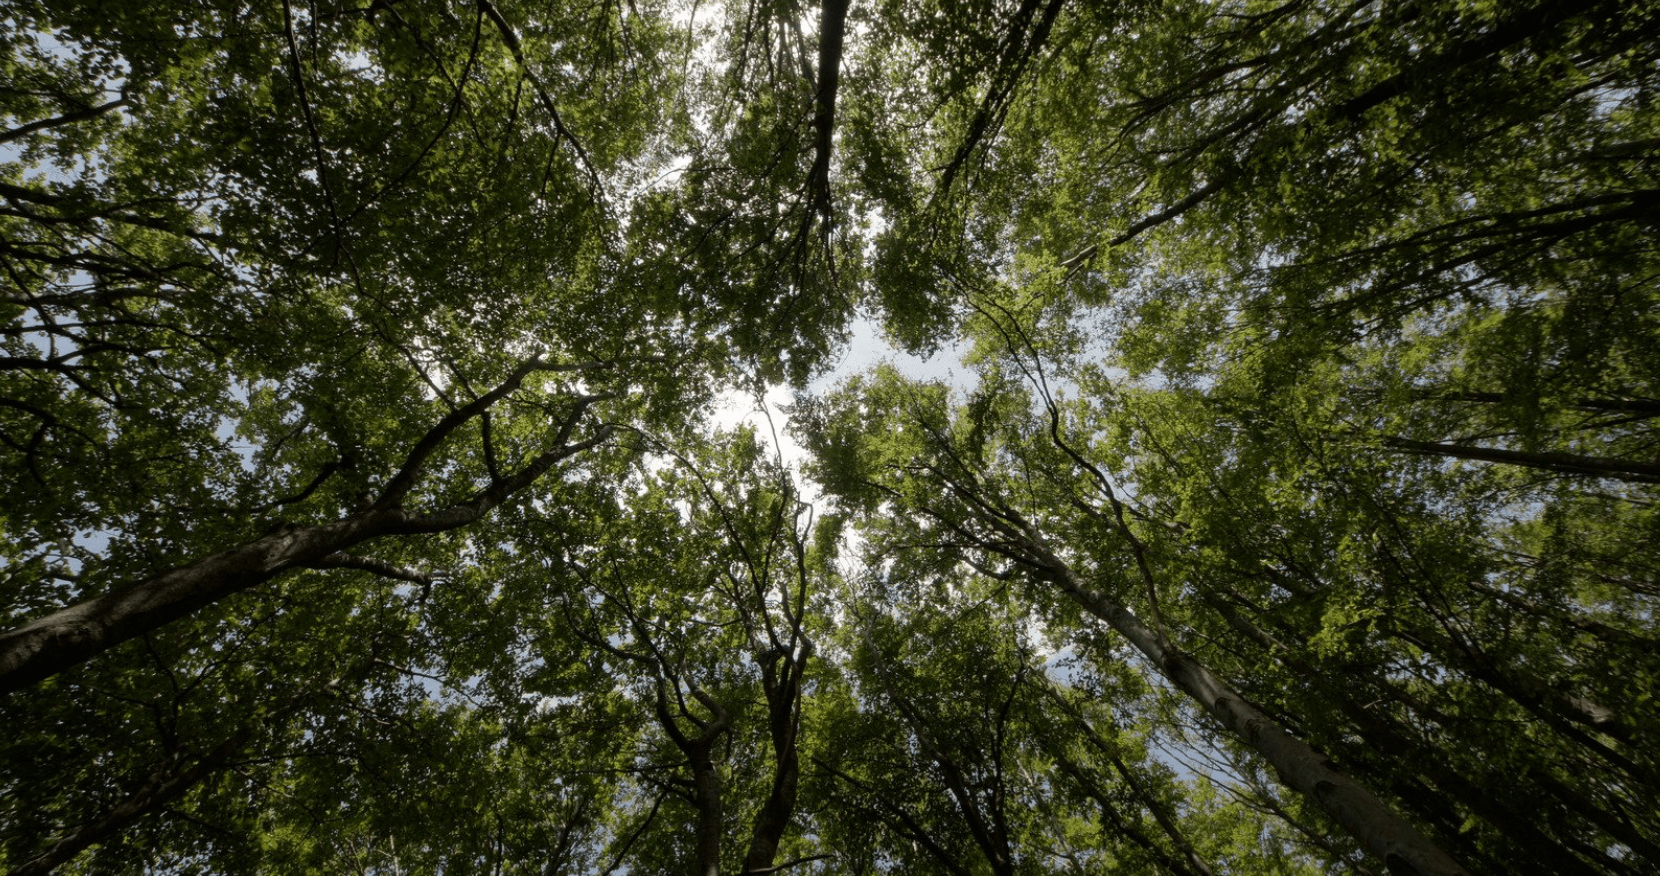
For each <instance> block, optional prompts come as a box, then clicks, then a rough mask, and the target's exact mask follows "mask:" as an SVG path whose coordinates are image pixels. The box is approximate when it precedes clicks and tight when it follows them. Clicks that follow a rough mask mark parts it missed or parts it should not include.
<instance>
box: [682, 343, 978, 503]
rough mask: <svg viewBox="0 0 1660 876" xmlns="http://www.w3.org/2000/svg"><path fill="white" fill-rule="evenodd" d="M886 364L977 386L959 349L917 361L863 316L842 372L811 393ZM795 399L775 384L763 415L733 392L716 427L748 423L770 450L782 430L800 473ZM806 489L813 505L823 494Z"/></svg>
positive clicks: (720, 408)
mask: <svg viewBox="0 0 1660 876" xmlns="http://www.w3.org/2000/svg"><path fill="white" fill-rule="evenodd" d="M883 362H886V363H888V364H890V365H892V366H893V367H895V368H897V369H899V371H900V373H902V374H904V375H905V376H906V377H910V378H914V379H918V380H941V381H944V382H946V383H948V384H950V385H952V386H955V387H957V388H959V389H966V388H967V387H968V386H969V385H970V383H971V382H972V381H973V374H972V372H970V371H969V369H968V368H967V367H965V366H964V365H963V364H962V357H961V351H960V350H959V349H957V348H955V347H947V348H945V349H942V350H940V351H939V352H937V353H935V354H934V355H933V356H931V357H928V358H923V357H921V356H913V355H911V354H909V353H906V352H904V351H902V350H900V349H898V348H897V347H895V346H894V345H893V344H892V343H890V342H889V341H888V339H887V338H886V337H885V336H884V334H883V332H882V327H881V325H880V324H879V323H878V322H877V321H876V320H875V319H874V318H872V317H870V316H860V317H859V318H858V319H857V320H856V321H855V322H854V324H853V331H852V338H851V340H850V341H849V342H848V345H847V348H846V349H845V350H844V351H843V352H842V355H841V358H840V360H839V361H838V362H837V363H836V367H835V368H833V369H832V370H831V371H830V372H829V373H827V374H825V375H824V376H822V377H820V378H818V379H817V380H815V381H813V383H812V384H811V385H809V386H808V391H809V392H813V393H821V392H825V391H828V390H830V389H832V388H834V387H835V386H836V385H837V384H839V383H841V382H842V381H843V380H846V379H847V378H849V377H852V376H853V375H855V374H861V373H864V372H866V371H869V370H870V369H871V368H874V367H875V366H877V365H879V364H881V363H883ZM793 398H794V394H793V393H792V391H791V390H790V388H789V387H788V386H785V385H783V384H773V385H770V386H768V387H767V394H766V399H765V404H766V408H765V412H763V409H762V406H761V404H760V403H759V402H758V401H757V400H756V399H755V398H754V397H753V396H751V395H750V394H749V393H747V392H744V391H742V390H738V389H730V390H727V391H726V392H724V393H722V394H721V396H720V398H719V399H718V400H717V402H716V405H715V412H714V414H713V416H711V417H710V423H711V424H712V425H714V426H717V427H719V428H721V429H727V430H730V429H733V428H736V427H737V426H738V425H739V424H742V423H747V424H749V425H750V426H751V427H752V428H754V429H755V432H756V434H757V435H758V436H760V438H761V439H762V440H763V441H765V442H766V443H767V445H768V446H773V438H772V436H773V434H774V430H775V429H776V431H777V436H778V446H777V447H776V448H775V449H778V450H780V451H781V455H782V456H783V459H784V463H785V464H786V465H788V466H789V467H790V468H791V469H793V470H794V471H795V472H796V473H797V474H799V473H800V471H801V468H800V463H801V461H802V460H803V459H804V458H805V457H806V455H807V453H806V451H805V450H803V449H802V447H801V445H800V444H799V443H797V442H796V440H795V439H794V437H793V436H791V435H790V434H789V425H790V415H789V413H788V411H787V410H785V409H786V408H787V407H788V405H789V404H790V402H791V401H793ZM769 414H770V416H771V421H772V422H771V425H770V426H769V425H768V422H767V420H768V415H769ZM801 487H802V492H803V497H804V498H806V499H807V501H809V502H813V501H816V500H817V498H818V491H817V489H816V488H815V487H814V485H813V484H811V483H808V482H803V483H802V484H801Z"/></svg>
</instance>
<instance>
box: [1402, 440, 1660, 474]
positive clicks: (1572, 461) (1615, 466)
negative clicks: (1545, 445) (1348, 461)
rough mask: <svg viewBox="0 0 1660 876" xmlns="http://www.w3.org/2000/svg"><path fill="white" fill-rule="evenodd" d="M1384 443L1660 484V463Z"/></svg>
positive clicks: (1410, 449)
mask: <svg viewBox="0 0 1660 876" xmlns="http://www.w3.org/2000/svg"><path fill="white" fill-rule="evenodd" d="M1383 443H1384V444H1385V445H1386V446H1388V447H1392V448H1395V449H1396V450H1399V451H1401V452H1403V453H1416V454H1421V455H1426V456H1446V457H1450V458H1452V459H1473V460H1478V461H1481V462H1498V463H1503V464H1505V465H1518V466H1522V467H1523V468H1535V469H1540V470H1542V471H1554V472H1561V473H1563V474H1587V475H1595V476H1597V477H1604V478H1614V479H1616V480H1622V481H1632V482H1635V483H1640V484H1660V464H1656V463H1652V462H1637V461H1634V460H1625V459H1609V458H1606V457H1600V456H1580V455H1578V454H1574V453H1532V452H1528V451H1523V450H1500V449H1498V448H1493V447H1472V446H1470V445H1468V444H1437V443H1432V442H1429V441H1413V440H1411V439H1409V438H1396V437H1386V438H1384V439H1383Z"/></svg>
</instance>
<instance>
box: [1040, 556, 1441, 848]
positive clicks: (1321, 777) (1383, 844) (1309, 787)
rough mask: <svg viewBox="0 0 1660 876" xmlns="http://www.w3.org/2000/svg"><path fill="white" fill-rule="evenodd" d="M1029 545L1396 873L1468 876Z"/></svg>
mask: <svg viewBox="0 0 1660 876" xmlns="http://www.w3.org/2000/svg"><path fill="white" fill-rule="evenodd" d="M1027 547H1028V548H1029V549H1030V550H1031V551H1032V553H1033V554H1034V556H1035V557H1036V558H1037V559H1038V560H1039V562H1038V563H1037V565H1039V567H1040V568H1041V569H1042V573H1043V575H1044V577H1045V578H1047V579H1048V580H1049V581H1051V582H1052V583H1054V584H1055V585H1057V586H1058V587H1060V588H1061V589H1062V590H1063V591H1065V592H1066V593H1067V594H1068V595H1070V596H1071V597H1072V598H1073V599H1074V600H1076V601H1077V603H1078V604H1079V606H1081V607H1082V608H1083V609H1084V610H1085V611H1087V612H1089V613H1090V614H1092V615H1094V616H1096V617H1097V618H1099V619H1101V620H1102V621H1104V622H1106V624H1107V625H1108V626H1110V627H1112V628H1113V629H1114V630H1116V631H1117V632H1118V633H1119V634H1120V635H1122V636H1124V638H1126V639H1128V640H1129V641H1130V643H1131V644H1132V645H1134V646H1135V647H1136V649H1137V650H1139V651H1141V653H1142V654H1144V655H1146V656H1147V658H1148V659H1149V660H1151V661H1152V663H1153V665H1154V666H1156V667H1158V668H1159V670H1160V672H1161V673H1163V675H1164V676H1165V677H1166V678H1167V679H1169V680H1170V682H1171V683H1172V684H1174V685H1175V686H1176V687H1177V688H1178V689H1180V690H1181V691H1182V692H1183V693H1185V694H1187V695H1188V696H1190V697H1192V698H1193V699H1194V700H1195V701H1197V702H1198V703H1199V704H1200V705H1201V706H1202V707H1203V708H1204V709H1205V711H1207V712H1209V713H1210V714H1211V715H1212V716H1213V717H1215V718H1216V719H1217V720H1218V721H1220V722H1221V723H1222V725H1223V726H1224V727H1226V728H1227V729H1228V730H1229V731H1230V732H1232V733H1234V734H1235V735H1236V736H1238V737H1239V738H1240V739H1241V740H1242V741H1243V742H1245V743H1246V744H1247V745H1249V746H1250V747H1251V748H1252V749H1254V750H1255V751H1256V752H1257V753H1259V754H1261V755H1262V756H1263V758H1264V759H1265V760H1267V761H1268V763H1269V764H1271V765H1272V766H1273V767H1274V769H1275V770H1276V771H1277V772H1278V773H1279V775H1280V777H1281V780H1282V781H1284V782H1285V783H1286V784H1287V785H1289V786H1291V787H1292V788H1294V789H1296V790H1297V791H1298V792H1300V793H1302V794H1303V795H1305V796H1307V797H1308V798H1309V799H1310V800H1312V801H1313V802H1314V803H1315V804H1316V805H1318V806H1319V807H1320V808H1321V809H1322V810H1324V811H1325V812H1326V813H1327V814H1328V815H1330V816H1331V817H1332V819H1333V820H1335V821H1336V822H1337V823H1338V824H1340V825H1342V826H1343V827H1344V829H1346V830H1347V831H1348V832H1349V833H1350V835H1352V836H1353V837H1354V838H1355V839H1356V840H1357V841H1358V842H1359V843H1360V845H1361V848H1363V849H1365V850H1366V851H1367V852H1369V853H1371V854H1373V855H1375V856H1377V858H1378V859H1379V860H1381V861H1383V862H1384V863H1385V864H1386V865H1387V866H1389V867H1390V869H1392V870H1398V871H1400V872H1404V873H1416V874H1420V876H1467V874H1466V871H1465V870H1464V868H1463V867H1461V866H1459V865H1458V864H1457V863H1456V862H1455V861H1453V859H1452V858H1451V857H1450V856H1448V855H1447V853H1446V852H1444V851H1442V850H1441V849H1440V848H1439V847H1438V846H1436V845H1435V844H1434V843H1432V842H1430V841H1429V839H1428V838H1426V837H1425V836H1424V835H1423V834H1422V833H1420V832H1419V831H1418V829H1417V828H1416V827H1413V826H1412V825H1411V824H1410V823H1408V822H1407V821H1406V820H1405V819H1403V818H1401V817H1400V816H1399V815H1396V814H1395V813H1394V812H1393V811H1392V810H1390V808H1389V807H1388V806H1386V805H1385V804H1384V803H1383V801H1381V800H1379V799H1378V798H1377V797H1376V796H1375V795H1374V794H1372V792H1371V791H1369V790H1367V789H1366V788H1364V787H1362V786H1361V785H1360V784H1359V783H1357V782H1356V781H1354V780H1353V779H1351V778H1349V777H1348V776H1347V775H1345V774H1343V773H1341V772H1339V771H1338V770H1337V769H1336V768H1334V767H1333V766H1332V764H1331V762H1330V761H1329V760H1328V759H1327V758H1326V757H1325V755H1322V754H1320V753H1319V752H1317V751H1315V750H1314V749H1313V748H1311V747H1310V746H1309V745H1308V744H1307V743H1305V742H1303V741H1302V740H1300V739H1297V738H1296V737H1294V736H1292V735H1291V734H1290V733H1287V732H1286V731H1285V729H1284V728H1283V727H1281V726H1279V725H1278V724H1277V723H1275V722H1274V721H1273V720H1272V719H1270V718H1269V717H1268V716H1267V715H1265V714H1263V712H1262V710H1260V709H1258V708H1257V707H1256V706H1254V705H1252V704H1251V703H1250V702H1248V701H1247V700H1246V699H1245V698H1244V697H1242V696H1240V695H1239V694H1238V693H1236V692H1234V691H1233V690H1232V689H1231V688H1229V687H1228V686H1227V685H1226V684H1224V683H1223V682H1222V681H1221V679H1218V678H1217V677H1216V676H1215V675H1213V674H1212V673H1211V671H1210V670H1209V669H1208V668H1206V667H1205V666H1204V664H1202V663H1200V662H1199V661H1197V660H1194V659H1193V658H1191V657H1188V656H1187V655H1185V654H1182V653H1181V652H1179V651H1177V650H1175V649H1174V648H1169V647H1166V645H1165V644H1164V643H1163V642H1161V641H1160V637H1159V636H1157V635H1156V634H1155V633H1154V632H1153V631H1152V630H1151V629H1149V628H1148V627H1147V626H1146V625H1145V624H1143V623H1142V622H1141V619H1140V618H1138V617H1136V616H1135V614H1134V613H1133V612H1131V611H1130V610H1129V609H1128V608H1126V607H1125V606H1122V605H1119V604H1117V603H1116V602H1113V601H1112V600H1111V599H1108V598H1107V597H1106V596H1105V595H1103V594H1101V593H1099V592H1097V591H1095V590H1093V589H1091V588H1090V587H1088V586H1087V585H1085V584H1084V583H1083V582H1082V581H1081V580H1080V579H1079V578H1078V576H1077V574H1076V573H1075V572H1073V571H1072V569H1071V567H1070V566H1068V565H1066V564H1065V563H1063V562H1061V560H1060V559H1059V558H1058V557H1056V556H1055V555H1054V554H1053V553H1052V552H1050V551H1049V550H1048V548H1047V547H1045V546H1044V545H1042V544H1040V543H1038V542H1036V541H1035V540H1032V539H1031V538H1030V536H1028V543H1027Z"/></svg>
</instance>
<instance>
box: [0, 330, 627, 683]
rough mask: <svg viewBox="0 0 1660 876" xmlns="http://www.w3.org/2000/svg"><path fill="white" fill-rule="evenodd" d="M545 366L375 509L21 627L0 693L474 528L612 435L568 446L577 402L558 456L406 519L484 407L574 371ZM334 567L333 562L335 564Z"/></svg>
mask: <svg viewBox="0 0 1660 876" xmlns="http://www.w3.org/2000/svg"><path fill="white" fill-rule="evenodd" d="M576 367H581V366H550V365H547V364H545V363H542V362H541V359H540V357H536V358H533V359H531V360H530V361H528V362H526V363H525V364H523V365H521V366H520V368H519V369H518V370H516V371H515V372H514V373H513V375H512V376H511V377H509V379H508V380H507V381H505V382H504V383H502V384H501V385H500V386H498V387H497V388H496V389H495V390H493V391H491V392H490V393H488V394H486V395H484V396H481V397H480V398H479V399H477V400H475V401H474V402H472V403H470V404H468V405H466V406H464V407H462V408H460V409H458V410H456V411H454V412H452V413H450V414H449V415H447V416H445V417H444V418H443V419H442V420H440V421H439V422H438V424H437V425H435V426H434V427H433V428H432V429H431V430H429V431H428V432H427V434H426V435H425V436H424V437H423V438H422V439H421V440H420V441H419V442H417V443H416V445H415V447H414V448H413V449H412V450H411V451H410V453H409V456H408V457H407V458H406V459H405V462H404V465H403V467H402V469H401V470H400V471H399V472H398V473H397V474H396V475H395V476H394V477H393V478H392V480H391V482H390V483H389V484H388V485H387V488H386V490H385V491H384V492H383V493H382V495H381V497H380V499H379V500H378V501H376V502H375V503H374V505H372V506H371V507H369V508H367V509H365V510H363V511H359V512H357V513H354V514H351V515H349V516H347V517H344V518H342V519H340V520H336V521H332V522H329V523H320V524H314V525H310V526H286V527H281V528H278V529H276V530H274V531H272V532H269V533H267V534H265V535H263V536H261V537H259V538H256V539H254V540H252V541H249V542H246V543H244V544H241V545H237V546H236V547H233V548H229V549H227V550H223V551H220V552H218V553H215V554H211V555H209V556H207V557H205V558H203V559H200V560H197V561H196V562H194V563H190V564H188V565H185V566H180V567H178V568H175V569H170V570H168V571H166V572H162V573H161V574H159V575H154V576H152V577H150V578H147V579H145V580H143V581H140V582H138V583H137V584H133V585H130V586H128V587H124V588H121V589H119V590H116V591H114V592H112V593H107V594H104V595H103V596H98V597H94V598H92V599H89V600H86V601H85V602H81V603H78V604H76V605H73V606H70V607H68V608H65V609H61V610H59V611H56V612H53V613H52V614H49V615H46V616H45V617H42V618H38V619H36V620H34V621H31V622H29V623H26V624H24V625H23V626H21V627H17V628H15V629H12V630H9V631H7V632H5V633H0V694H5V693H10V692H11V691H14V690H19V689H21V688H24V687H27V686H29V685H31V684H34V683H36V682H39V681H41V680H42V679H45V678H48V677H50V676H52V675H55V674H57V673H59V672H62V671H64V670H66V669H69V668H71V667H73V666H76V665H79V664H80V663H82V662H84V661H86V660H88V659H90V658H91V657H93V656H95V655H97V654H99V653H101V652H103V651H106V650H108V649H110V648H113V647H115V646H116V645H119V644H121V643H122V642H125V641H127V640H129V639H133V638H136V637H138V636H142V635H144V634H145V633H149V632H153V631H155V630H157V629H160V628H161V627H163V626H165V625H167V624H169V623H172V622H173V621H176V620H178V619H180V618H183V617H186V616H188V615H190V614H192V613H194V612H196V611H198V610H200V609H201V608H203V607H204V606H207V605H210V604H212V603H214V602H217V601H219V600H221V599H224V598H225V597H227V596H231V595H232V594H235V593H239V592H241V591H244V590H248V589H250V588H253V587H256V586H258V585H260V584H263V583H265V582H267V581H270V580H271V579H273V578H275V577H277V576H278V575H281V574H283V573H284V572H288V571H290V570H293V569H297V568H302V567H319V566H329V565H349V564H350V560H349V559H348V558H335V555H336V554H338V553H339V552H341V551H344V550H346V549H348V548H351V547H354V546H356V545H360V544H363V543H365V542H368V541H371V540H373V539H377V538H383V537H386V536H394V535H418V534H428V533H434V532H443V531H446V530H451V529H456V528H459V527H462V526H466V525H467V524H469V523H473V522H474V521H476V520H478V519H479V518H481V517H483V516H484V515H485V514H486V513H488V512H489V511H491V510H492V509H494V508H495V507H496V506H498V505H500V504H501V503H502V502H504V501H506V500H507V498H508V497H509V496H511V495H513V494H514V493H516V492H518V491H520V490H522V489H524V488H525V487H528V486H529V485H530V484H532V483H534V482H535V481H536V480H537V479H538V478H540V477H541V476H542V475H543V474H545V473H546V472H547V471H548V470H549V469H551V468H552V467H553V466H554V465H555V464H557V463H559V462H560V461H561V460H564V459H567V458H569V457H571V456H573V455H575V454H577V453H580V452H582V451H584V450H588V449H590V448H593V447H595V446H597V445H599V444H601V443H603V442H604V441H605V440H607V439H608V438H609V437H610V435H611V432H612V429H611V427H610V426H602V427H600V428H599V429H598V430H596V431H595V434H594V435H593V437H591V438H589V439H587V440H584V441H578V442H575V443H568V442H569V439H570V437H571V433H572V431H573V430H574V429H575V427H576V423H577V421H578V420H580V419H581V417H582V415H583V413H584V412H585V411H586V410H587V408H588V407H589V406H590V405H591V404H592V403H594V402H595V401H599V400H600V399H601V398H604V396H599V395H591V396H580V397H578V398H577V399H576V406H575V409H574V410H573V411H572V412H571V414H570V415H569V416H568V417H567V418H566V420H565V422H563V423H562V424H560V428H559V430H558V434H557V436H556V438H555V439H554V445H555V446H554V447H553V449H551V450H548V451H546V452H544V453H542V454H540V455H539V456H537V457H535V458H534V459H532V460H531V461H530V462H529V463H527V464H526V465H525V466H524V467H523V468H521V469H520V470H519V471H517V472H515V473H513V474H511V475H508V476H505V477H498V478H494V479H493V481H492V483H491V484H490V485H489V486H487V487H485V488H483V489H481V490H479V491H478V492H477V493H474V494H473V495H472V496H471V497H469V498H468V499H466V500H464V501H461V502H457V503H454V504H451V505H449V506H446V507H443V508H439V509H437V510H434V511H429V512H426V513H415V512H411V511H407V510H405V509H404V508H403V507H401V505H402V501H403V499H404V498H405V497H406V496H407V495H408V493H409V492H410V490H412V489H413V488H414V486H415V483H416V481H417V479H418V478H419V476H420V474H421V472H422V469H423V466H424V464H425V463H426V462H427V460H428V459H430V457H431V456H432V454H433V453H434V452H436V451H437V449H438V447H439V446H440V445H441V444H442V443H443V442H444V441H445V439H447V438H448V437H449V435H450V434H451V433H453V432H454V431H455V430H456V429H457V428H459V427H460V426H461V424H463V423H465V422H467V421H468V420H471V419H473V418H474V417H478V416H482V415H483V414H485V413H486V412H488V410H489V408H490V406H491V405H492V404H494V403H495V402H496V401H498V400H500V399H501V398H504V397H505V396H507V395H508V394H509V393H511V392H513V391H514V390H515V389H517V388H518V386H519V384H520V383H521V382H522V381H523V380H524V378H525V377H526V376H528V375H529V374H530V373H531V372H533V371H537V370H574V368H576ZM331 558H335V559H338V560H339V561H338V562H336V561H335V559H331Z"/></svg>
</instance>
